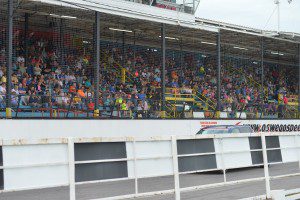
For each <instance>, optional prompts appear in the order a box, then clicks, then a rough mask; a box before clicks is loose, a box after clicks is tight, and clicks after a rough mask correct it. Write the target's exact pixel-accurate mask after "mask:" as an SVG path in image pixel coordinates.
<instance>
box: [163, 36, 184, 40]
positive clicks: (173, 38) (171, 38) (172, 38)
mask: <svg viewBox="0 0 300 200" xmlns="http://www.w3.org/2000/svg"><path fill="white" fill-rule="evenodd" d="M158 37H160V38H161V35H160V36H158ZM165 38H166V39H169V40H179V39H178V38H175V37H168V36H166V37H165Z"/></svg>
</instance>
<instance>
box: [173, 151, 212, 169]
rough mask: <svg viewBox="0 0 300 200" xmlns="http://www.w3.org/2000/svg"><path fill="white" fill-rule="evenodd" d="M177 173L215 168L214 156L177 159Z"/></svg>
mask: <svg viewBox="0 0 300 200" xmlns="http://www.w3.org/2000/svg"><path fill="white" fill-rule="evenodd" d="M178 168H179V172H186V171H196V170H207V169H215V168H217V161H216V156H215V155H205V156H189V157H179V158H178Z"/></svg>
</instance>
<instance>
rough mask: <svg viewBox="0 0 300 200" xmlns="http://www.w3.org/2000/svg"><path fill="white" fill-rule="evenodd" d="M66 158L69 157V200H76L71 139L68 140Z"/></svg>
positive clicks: (72, 143) (72, 142)
mask: <svg viewBox="0 0 300 200" xmlns="http://www.w3.org/2000/svg"><path fill="white" fill-rule="evenodd" d="M68 157H69V186H70V200H75V199H76V193H75V161H74V160H75V159H74V141H73V138H68Z"/></svg>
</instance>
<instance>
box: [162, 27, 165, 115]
mask: <svg viewBox="0 0 300 200" xmlns="http://www.w3.org/2000/svg"><path fill="white" fill-rule="evenodd" d="M161 61H162V63H161V98H162V105H161V111H162V112H163V116H162V117H165V111H166V97H165V95H166V25H165V24H162V25H161Z"/></svg>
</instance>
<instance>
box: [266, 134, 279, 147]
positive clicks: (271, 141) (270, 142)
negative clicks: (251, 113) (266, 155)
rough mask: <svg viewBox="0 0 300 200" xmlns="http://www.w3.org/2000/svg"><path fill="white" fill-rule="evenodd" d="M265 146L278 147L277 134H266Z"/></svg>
mask: <svg viewBox="0 0 300 200" xmlns="http://www.w3.org/2000/svg"><path fill="white" fill-rule="evenodd" d="M266 146H267V149H269V148H279V147H280V143H279V137H278V136H266Z"/></svg>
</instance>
